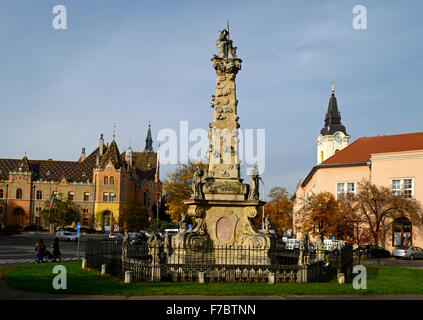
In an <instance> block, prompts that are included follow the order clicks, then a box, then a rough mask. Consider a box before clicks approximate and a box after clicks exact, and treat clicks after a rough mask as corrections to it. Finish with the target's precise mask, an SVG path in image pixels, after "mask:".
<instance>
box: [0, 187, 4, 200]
mask: <svg viewBox="0 0 423 320" xmlns="http://www.w3.org/2000/svg"><path fill="white" fill-rule="evenodd" d="M3 198H4V195H3V189H0V199H3Z"/></svg>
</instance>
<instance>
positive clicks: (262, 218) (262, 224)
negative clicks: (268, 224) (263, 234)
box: [259, 177, 266, 231]
mask: <svg viewBox="0 0 423 320" xmlns="http://www.w3.org/2000/svg"><path fill="white" fill-rule="evenodd" d="M259 179H260V181H261V183H262V184H263V201H265V200H266V186H265V185H264V182H263V179H262V178H261V177H259ZM263 230H264V205H263V207H262V213H261V231H263Z"/></svg>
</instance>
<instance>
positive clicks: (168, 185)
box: [163, 162, 207, 222]
mask: <svg viewBox="0 0 423 320" xmlns="http://www.w3.org/2000/svg"><path fill="white" fill-rule="evenodd" d="M196 167H201V168H203V169H206V168H207V165H206V164H204V163H202V162H196V163H192V162H190V163H188V164H183V165H180V166H179V168H178V169H176V171H175V172H174V173H172V174H170V175H168V180H166V181H165V182H164V183H163V191H164V192H165V194H166V200H167V206H168V209H167V210H166V213H167V214H168V215H169V216H170V217H171V219H172V221H173V222H178V221H179V220H180V218H181V214H182V213H185V212H186V211H187V209H188V206H186V205H185V204H184V202H183V201H184V200H187V199H189V198H190V196H191V191H192V189H191V182H192V176H193V174H194V172H195V169H196Z"/></svg>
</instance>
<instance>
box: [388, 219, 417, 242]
mask: <svg viewBox="0 0 423 320" xmlns="http://www.w3.org/2000/svg"><path fill="white" fill-rule="evenodd" d="M412 231H413V230H412V225H411V222H410V220H408V219H407V218H405V217H400V218H397V219H395V220H394V223H393V225H392V245H393V246H412V245H413V237H412V236H413V232H412Z"/></svg>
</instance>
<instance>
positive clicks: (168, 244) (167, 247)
mask: <svg viewBox="0 0 423 320" xmlns="http://www.w3.org/2000/svg"><path fill="white" fill-rule="evenodd" d="M163 251H164V253H165V254H166V256H169V255H170V254H171V253H172V239H171V237H170V234H169V232H167V231H166V234H165V237H164V250H163Z"/></svg>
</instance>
